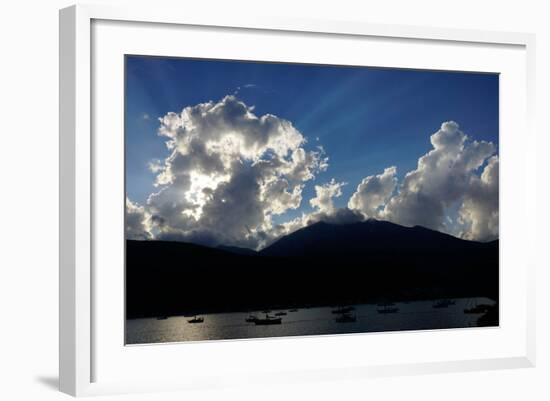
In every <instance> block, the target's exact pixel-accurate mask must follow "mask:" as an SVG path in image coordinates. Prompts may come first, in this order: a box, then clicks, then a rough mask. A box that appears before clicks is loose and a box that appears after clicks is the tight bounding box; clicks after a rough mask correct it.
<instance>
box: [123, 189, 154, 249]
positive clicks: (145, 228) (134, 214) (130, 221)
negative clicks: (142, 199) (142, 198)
mask: <svg viewBox="0 0 550 401" xmlns="http://www.w3.org/2000/svg"><path fill="white" fill-rule="evenodd" d="M149 221H150V216H149V214H148V213H147V212H146V211H145V208H144V207H143V206H139V205H137V204H136V203H134V202H132V201H131V200H130V199H128V198H126V238H128V239H135V240H144V239H150V238H151V234H150V232H149Z"/></svg>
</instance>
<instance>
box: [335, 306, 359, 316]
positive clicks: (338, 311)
mask: <svg viewBox="0 0 550 401" xmlns="http://www.w3.org/2000/svg"><path fill="white" fill-rule="evenodd" d="M354 310H355V308H354V307H353V306H346V307H340V308H338V309H334V310H333V311H332V313H333V314H341V313H349V312H351V311H354Z"/></svg>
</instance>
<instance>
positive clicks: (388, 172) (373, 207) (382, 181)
mask: <svg viewBox="0 0 550 401" xmlns="http://www.w3.org/2000/svg"><path fill="white" fill-rule="evenodd" d="M396 174H397V168H396V167H395V166H392V167H388V168H387V169H385V170H384V172H383V173H382V174H378V175H369V176H368V177H366V178H363V180H362V181H361V183H360V184H359V185H358V186H357V191H356V192H355V193H354V194H353V195H352V196H351V198H350V200H349V202H348V207H349V208H350V209H352V210H357V211H359V212H361V213H363V214H364V215H365V217H374V218H376V217H379V214H380V208H381V207H383V206H384V205H385V204H386V203H387V202H388V200H389V199H390V197H391V196H392V194H393V192H394V191H395V188H396V186H397V177H396Z"/></svg>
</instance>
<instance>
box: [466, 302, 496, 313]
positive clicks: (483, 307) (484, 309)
mask: <svg viewBox="0 0 550 401" xmlns="http://www.w3.org/2000/svg"><path fill="white" fill-rule="evenodd" d="M489 309H491V306H490V305H486V304H480V305H476V306H474V307H473V308H467V309H464V313H466V314H473V313H486V312H487V311H489Z"/></svg>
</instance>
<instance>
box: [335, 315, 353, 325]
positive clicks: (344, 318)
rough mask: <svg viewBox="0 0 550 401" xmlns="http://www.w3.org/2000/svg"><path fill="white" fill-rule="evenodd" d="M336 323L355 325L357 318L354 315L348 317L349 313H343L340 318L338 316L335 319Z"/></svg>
mask: <svg viewBox="0 0 550 401" xmlns="http://www.w3.org/2000/svg"><path fill="white" fill-rule="evenodd" d="M335 321H336V323H355V322H356V321H357V317H356V316H355V315H350V314H349V313H343V314H342V315H341V316H338V317H337V318H336V319H335Z"/></svg>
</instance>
